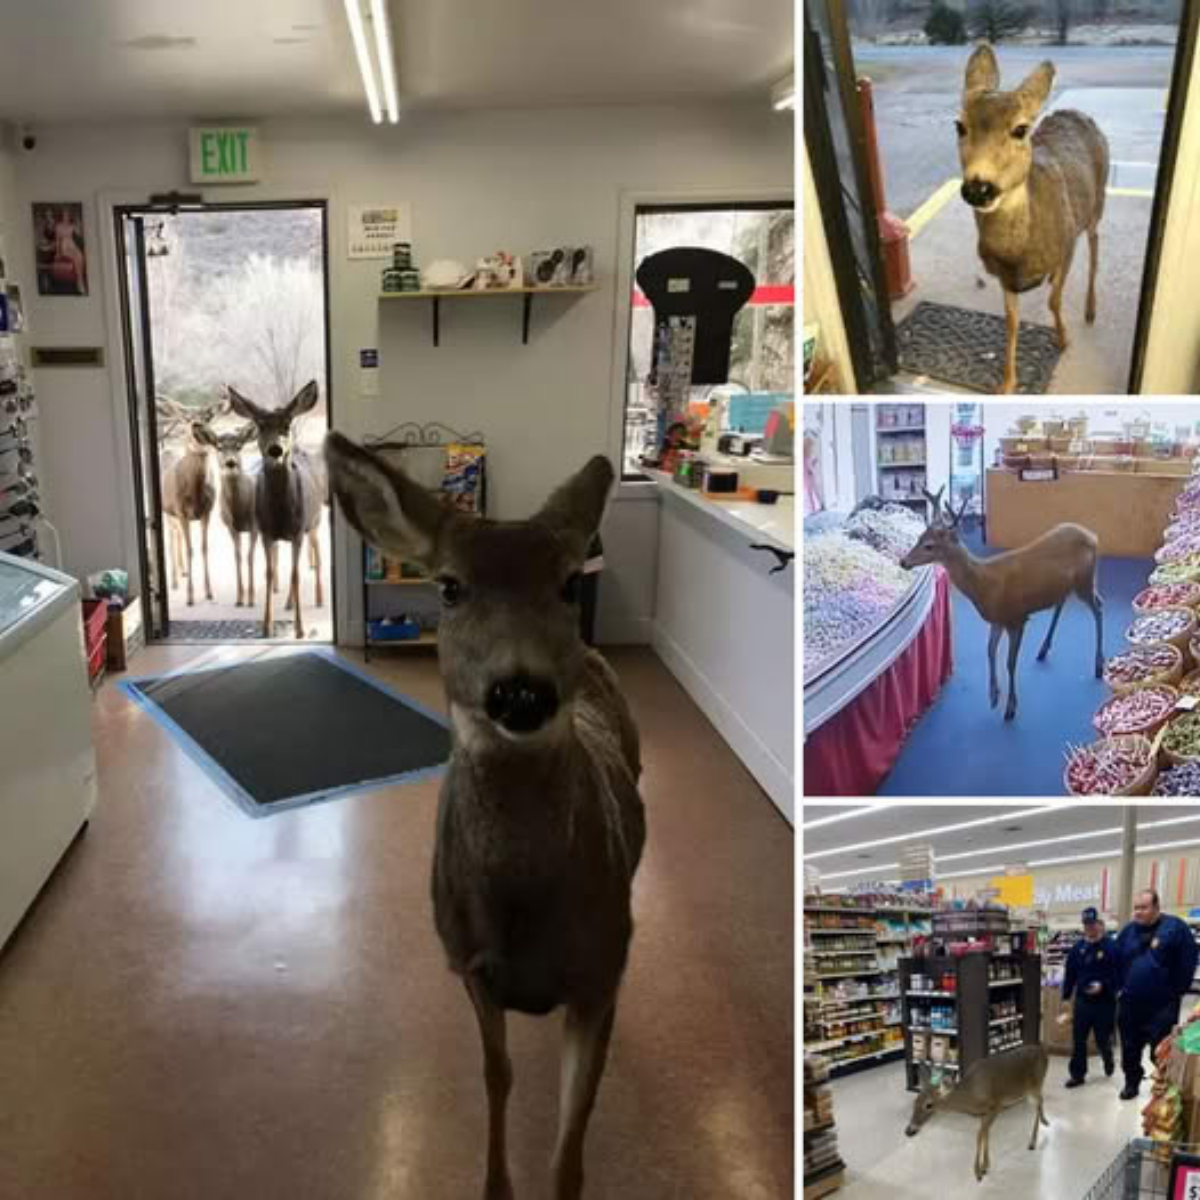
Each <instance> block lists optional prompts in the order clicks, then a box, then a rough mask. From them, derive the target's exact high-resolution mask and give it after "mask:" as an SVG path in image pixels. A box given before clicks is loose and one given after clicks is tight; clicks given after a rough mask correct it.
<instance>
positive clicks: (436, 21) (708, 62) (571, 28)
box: [0, 0, 794, 123]
mask: <svg viewBox="0 0 1200 1200" xmlns="http://www.w3.org/2000/svg"><path fill="white" fill-rule="evenodd" d="M390 11H391V13H392V30H393V42H394V45H395V48H396V59H397V70H398V78H399V87H400V101H401V107H402V109H403V108H405V107H407V108H409V109H410V110H415V109H423V108H443V109H444V108H451V109H461V108H482V107H522V106H534V107H536V106H557V105H597V104H645V103H660V102H661V103H670V102H674V101H682V102H701V101H714V100H734V99H746V100H753V99H761V101H762V102H763V104H764V105H767V104H768V103H769V91H770V86H771V84H773V83H775V82H776V81H778V80H779V79H780V78H782V77H783V76H784V75H786V74H787V73H788V72H789V71H790V69H791V65H792V55H793V38H794V12H793V4H792V0H754V2H753V3H746V0H390ZM360 112H361V113H364V114H365V101H364V99H363V90H362V84H361V82H360V79H359V75H358V69H357V67H356V65H355V61H354V53H353V49H352V47H351V43H350V37H349V34H348V31H347V28H346V17H345V11H344V8H343V4H342V2H341V0H250V2H247V0H203V2H202V3H197V2H196V0H0V120H10V121H29V122H42V123H50V122H67V121H88V122H98V121H114V120H122V121H127V120H138V119H162V118H170V117H174V118H192V119H218V118H227V117H242V118H260V117H269V116H283V115H323V114H337V113H360Z"/></svg>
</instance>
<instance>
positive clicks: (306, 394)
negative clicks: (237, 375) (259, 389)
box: [226, 379, 320, 470]
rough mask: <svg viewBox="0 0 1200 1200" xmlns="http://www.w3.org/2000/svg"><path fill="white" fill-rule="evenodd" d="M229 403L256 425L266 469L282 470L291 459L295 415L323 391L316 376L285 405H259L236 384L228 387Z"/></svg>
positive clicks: (311, 403) (309, 407) (310, 404)
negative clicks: (270, 406) (275, 406)
mask: <svg viewBox="0 0 1200 1200" xmlns="http://www.w3.org/2000/svg"><path fill="white" fill-rule="evenodd" d="M226 391H227V393H228V396H229V404H230V407H231V408H232V409H233V411H234V412H235V413H237V415H238V416H239V417H245V419H246V420H247V421H249V422H251V424H252V425H253V426H254V430H255V433H256V435H257V437H258V448H259V450H260V451H261V452H262V460H263V469H264V470H279V469H281V468H285V467H287V466H288V464H289V463H290V462H291V457H292V450H293V447H294V442H295V439H294V438H293V436H292V425H293V423H294V422H295V420H296V418H297V417H299V416H301V415H303V414H304V413H306V412H308V411H309V410H310V409H312V408H313V406H314V405H315V404H316V403H317V399H318V397H319V395H320V390H319V389H318V387H317V381H316V380H315V379H313V380H310V381H309V382H308V383H306V384H305V385H304V386H303V387H302V388H301V389H300V390H299V391H298V392H297V393H296V394H295V395H294V396H293V397H292V399H291V400H290V401H289V402H288V403H287V404H285V405H284V406H283V407H282V408H260V407H259V406H258V405H257V404H255V402H254V401H253V400H251V399H249V398H248V397H246V396H243V395H242V394H241V392H239V391H238V390H237V389H236V388H234V387H228V388H226Z"/></svg>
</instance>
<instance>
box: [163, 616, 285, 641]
mask: <svg viewBox="0 0 1200 1200" xmlns="http://www.w3.org/2000/svg"><path fill="white" fill-rule="evenodd" d="M293 629H295V622H294V621H287V620H285V621H276V622H275V636H276V637H283V638H287V637H291V636H292V631H293ZM261 638H262V622H261V621H254V620H250V621H172V622H171V635H170V640H171V641H173V642H248V641H257V640H260V639H261Z"/></svg>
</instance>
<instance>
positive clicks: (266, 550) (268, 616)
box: [263, 538, 279, 638]
mask: <svg viewBox="0 0 1200 1200" xmlns="http://www.w3.org/2000/svg"><path fill="white" fill-rule="evenodd" d="M278 549H279V544H278V542H268V541H267V540H266V539H265V538H264V539H263V558H264V559H265V560H266V564H267V582H266V586H265V587H264V588H263V591H264V592H266V597H267V602H266V607H265V608H264V610H263V637H265V638H269V637H270V636H271V633H272V631H273V630H274V628H275V591H276V588H275V583H276V580H275V572H276V570H277V568H278V567H279V555H278V553H277V551H278Z"/></svg>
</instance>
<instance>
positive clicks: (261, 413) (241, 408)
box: [225, 387, 268, 423]
mask: <svg viewBox="0 0 1200 1200" xmlns="http://www.w3.org/2000/svg"><path fill="white" fill-rule="evenodd" d="M225 391H226V394H227V395H228V397H229V407H230V408H232V409H233V411H234V412H235V413H237V415H238V416H239V417H245V418H246V420H247V421H254V422H256V423H257V422H259V421H262V420H264V419H265V418H266V417H267V415H268V414H267V411H266V409H263V408H259V407H258V405H257V404H255V403H254V401H253V400H251V399H250V398H249V397H247V396H243V395H242V393H241V392H239V391H238V390H237V388H235V387H227V388H226V389H225Z"/></svg>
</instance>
